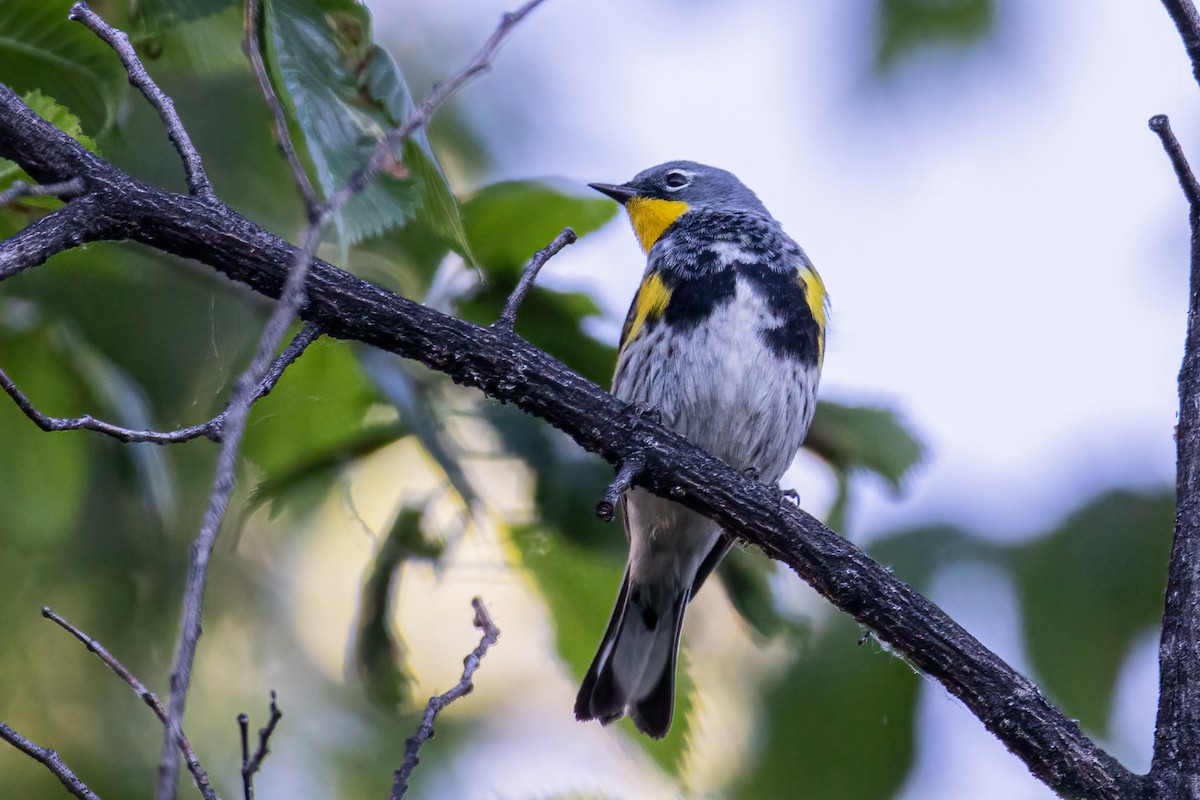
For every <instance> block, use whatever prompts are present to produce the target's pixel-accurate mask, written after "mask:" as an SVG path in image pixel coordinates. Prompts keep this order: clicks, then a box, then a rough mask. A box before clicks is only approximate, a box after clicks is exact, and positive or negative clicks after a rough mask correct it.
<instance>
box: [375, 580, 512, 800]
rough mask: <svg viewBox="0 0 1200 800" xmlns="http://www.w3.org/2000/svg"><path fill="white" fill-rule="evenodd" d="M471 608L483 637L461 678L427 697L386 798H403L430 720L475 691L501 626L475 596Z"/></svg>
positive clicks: (429, 735)
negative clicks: (414, 731)
mask: <svg viewBox="0 0 1200 800" xmlns="http://www.w3.org/2000/svg"><path fill="white" fill-rule="evenodd" d="M471 607H472V608H474V609H475V627H476V628H478V629H479V630H481V631H483V636H482V637H480V639H479V644H478V645H476V647H475V649H474V650H472V651H471V652H470V653H468V654H467V657H466V658H464V659H463V672H462V678H460V679H459V681H458V683H457V684H455V685H454V686H453V687H451V688H450V690H449V691H447V692H445V693H444V694H439V695H434V696H433V697H431V698H429V704H428V705H426V706H425V716H424V717H422V718H421V724H420V726H418V728H417V732H416V733H414V734H413V735H412V736H411V737H409V739H408V741H407V742H405V743H404V763H403V764H401V765H400V769H398V770H396V777H395V781H394V782H393V783H392V793H391V794H390V795H389V796H388V800H400V799H401V798H402V797H404V794H405V793H406V792H407V791H408V779H409V778H411V777H412V773H413V770H414V769H416V768H417V764H418V763H420V761H421V759H420V758H419V757H418V753H419V752H420V750H421V746H422V745H424V744H425V743H426V742H428V741H429V740H430V739H432V738H433V734H434V730H433V723H434V721H435V720H436V719H437V715H438V713H439V712H440V711H441V710H442V709H444V708H445V707H446V706H448V705H450V704H451V703H453V702H454V701H455V700H457V699H458V698H460V697H466V696H467V695H468V694H470V693H471V692H472V691H474V689H475V683H474V679H475V671H476V670H478V669H479V665H480V664H482V663H483V657H484V656H485V655H487V651H488V650H489V649H490V648H491V646H492V645H494V644H495V643H496V642H497V640H499V638H500V629H499V628H497V627H496V623H494V622H492V615H491V614H489V613H488V610H487V606H485V605H484V604H483V600H481V599H479V598H478V597H476V598H474V599H472V600H471Z"/></svg>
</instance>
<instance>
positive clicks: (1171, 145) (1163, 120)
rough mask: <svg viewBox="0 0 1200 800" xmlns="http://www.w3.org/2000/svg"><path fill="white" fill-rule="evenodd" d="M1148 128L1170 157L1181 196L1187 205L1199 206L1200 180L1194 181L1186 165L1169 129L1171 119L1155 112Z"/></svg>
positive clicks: (1177, 141)
mask: <svg viewBox="0 0 1200 800" xmlns="http://www.w3.org/2000/svg"><path fill="white" fill-rule="evenodd" d="M1150 130H1152V131H1154V132H1155V133H1157V134H1158V138H1159V139H1160V140H1161V141H1162V146H1163V149H1164V150H1166V151H1167V157H1168V158H1170V159H1171V166H1172V167H1173V168H1174V169H1175V177H1176V178H1178V180H1179V186H1180V188H1181V189H1183V196H1184V198H1185V199H1186V200H1187V201H1188V205H1190V206H1192V207H1193V208H1200V182H1197V181H1196V175H1195V173H1193V172H1192V168H1191V166H1189V165H1188V162H1187V157H1186V156H1185V155H1184V154H1183V148H1182V147H1181V146H1180V145H1179V140H1178V139H1176V138H1175V132H1174V131H1172V130H1171V121H1170V120H1169V119H1167V115H1166V114H1155V115H1154V116H1153V117H1151V118H1150Z"/></svg>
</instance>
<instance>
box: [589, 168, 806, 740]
mask: <svg viewBox="0 0 1200 800" xmlns="http://www.w3.org/2000/svg"><path fill="white" fill-rule="evenodd" d="M590 186H591V187H592V188H593V189H595V190H597V191H599V192H603V193H604V194H606V195H608V196H609V197H611V198H613V199H614V200H616V201H617V202H619V203H621V204H622V205H624V206H625V210H626V211H627V212H628V213H629V219H630V221H631V222H632V223H633V232H634V233H635V234H636V235H637V239H638V241H639V242H640V243H641V245H642V249H643V250H645V251H646V256H647V264H646V272H645V275H644V276H643V277H642V283H641V286H640V287H639V288H638V291H637V294H636V295H635V296H634V298H633V304H632V305H631V306H630V309H629V315H628V316H627V317H626V319H625V327H624V329H623V330H622V331H621V344H620V353H619V355H618V357H617V369H616V374H615V375H614V377H613V384H612V391H613V394H614V395H616V396H617V397H619V398H621V399H623V400H628V401H630V402H635V403H638V404H640V405H641V406H643V407H649V408H652V409H654V410H656V411H657V413H658V414H659V415H660V417H661V420H662V422H663V424H664V425H666V426H668V427H670V428H673V429H674V430H676V431H678V432H679V433H681V434H682V435H683V436H684V437H686V438H687V439H688V440H689V441H691V442H692V443H693V444H695V445H698V446H699V447H702V448H703V449H705V450H707V451H708V452H709V453H711V454H712V455H714V456H716V457H718V458H721V459H723V460H725V461H726V462H728V463H729V464H730V465H731V466H733V467H735V468H737V469H741V470H745V471H747V472H749V473H750V474H751V475H756V476H757V477H758V478H759V479H760V480H762V481H764V482H766V483H776V482H778V481H779V479H780V478H781V477H782V476H783V473H784V470H786V469H787V468H788V465H789V464H791V462H792V458H793V457H794V456H795V455H796V451H797V450H798V449H799V447H800V443H801V442H802V441H803V440H804V436H805V434H806V433H807V432H808V426H809V423H810V422H811V421H812V416H813V410H814V408H815V406H816V394H817V382H818V379H819V378H820V374H821V363H822V360H823V357H824V349H825V318H826V307H827V298H826V295H825V287H824V284H823V283H822V282H821V278H820V276H818V275H817V271H816V270H815V269H813V266H812V264H811V263H810V262H809V260H808V257H807V256H805V255H804V251H803V250H801V249H800V247H799V245H797V244H796V243H795V242H793V241H792V240H791V239H790V238H789V237H788V235H787V234H785V233H784V232H783V228H782V227H781V226H780V224H779V222H778V221H776V220H775V218H774V217H772V216H771V215H770V213H768V212H767V209H766V208H765V207H764V206H763V204H762V202H761V201H760V200H759V199H758V197H757V196H756V195H755V194H754V193H753V192H752V191H750V190H749V189H747V188H746V187H745V186H744V185H743V184H742V182H741V181H739V180H738V179H737V177H736V176H734V175H733V174H732V173H730V172H726V171H725V170H722V169H716V168H714V167H707V166H704V165H703V164H697V163H695V162H692V161H670V162H667V163H666V164H660V165H659V166H657V167H652V168H651V169H648V170H646V171H645V172H642V173H640V174H638V175H637V176H636V177H635V178H634V179H633V180H631V181H629V182H628V183H623V184H620V185H611V184H603V183H593V184H590ZM622 508H623V511H624V519H625V533H626V536H627V538H628V539H629V561H628V564H627V566H626V568H625V580H624V582H623V583H622V585H621V591H620V594H618V596H617V605H616V609H615V610H614V611H613V615H612V620H611V621H610V622H609V623H608V629H607V630H606V631H605V632H604V639H603V640H602V641H601V643H600V650H599V652H598V653H597V654H596V658H595V660H594V661H593V662H592V666H591V668H590V669H589V670H588V673H587V676H586V677H585V678H584V679H583V685H582V687H581V688H580V690H579V697H578V699H577V700H576V701H575V716H576V717H577V718H578V719H580V720H589V719H599V720H600V721H601V722H603V723H605V724H607V723H610V722H613V721H614V720H617V719H619V718H620V717H621V716H622V715H624V714H625V713H628V714H629V715H630V716H631V717H632V718H633V722H634V724H635V725H636V726H637V728H638V730H640V731H642V732H643V733H645V734H648V735H650V736H653V737H655V738H661V737H662V736H665V735H666V733H667V731H668V730H669V729H670V727H671V714H672V710H673V708H674V704H675V660H676V654H677V653H678V650H679V632H680V629H681V627H682V625H683V612H684V609H685V607H686V606H687V604H688V601H689V600H690V599H691V598H692V597H693V596H695V594H696V592H697V591H698V590H699V589H700V585H701V584H702V583H703V582H704V579H705V578H706V577H708V575H709V573H711V572H712V571H713V570H714V569H715V568H716V567H717V565H718V564H719V563H720V561H721V559H722V558H723V557H724V556H725V554H726V553H727V552H729V548H730V547H731V545H732V543H733V539H732V537H730V536H729V535H728V534H726V533H724V532H723V531H721V529H720V528H719V527H718V526H717V525H716V524H715V523H713V522H711V521H710V520H708V519H707V518H705V517H703V516H701V515H700V514H698V513H696V512H695V511H692V510H690V509H688V508H685V507H684V506H682V505H679V504H678V503H673V502H671V501H669V500H664V499H662V498H660V497H657V496H655V495H653V494H650V493H649V492H647V491H645V490H643V489H632V490H630V491H629V492H627V493H626V495H625V497H624V500H623V503H622Z"/></svg>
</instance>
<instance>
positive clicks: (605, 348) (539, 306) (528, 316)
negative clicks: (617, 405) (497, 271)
mask: <svg viewBox="0 0 1200 800" xmlns="http://www.w3.org/2000/svg"><path fill="white" fill-rule="evenodd" d="M509 277H510V276H509V275H508V274H504V275H501V276H498V277H496V278H495V279H494V280H490V281H489V282H488V283H487V284H486V285H484V286H482V287H480V288H479V290H478V291H477V292H475V293H474V294H472V295H471V296H470V297H468V298H464V299H462V300H460V301H459V304H458V309H457V310H458V313H459V316H461V317H462V318H463V319H466V320H469V321H471V322H475V323H478V324H480V325H487V324H489V323H491V322H492V321H494V320H495V319H496V318H497V317H498V316H500V311H501V310H502V309H503V308H504V303H505V301H506V300H507V299H508V296H509V295H510V294H511V293H512V290H513V288H514V287H515V286H516V279H515V278H514V279H513V280H512V281H511V282H510V281H509ZM598 316H600V307H599V306H598V305H596V301H595V300H594V299H593V298H592V296H591V295H588V294H584V293H583V292H559V291H556V290H554V289H546V288H543V287H541V286H536V285H535V286H534V287H533V289H532V290H531V291H530V292H529V294H528V295H527V296H526V297H525V302H523V303H522V304H521V312H520V314H519V315H518V316H517V332H518V333H520V334H521V336H523V337H524V338H525V339H527V340H528V341H529V342H530V343H531V344H533V345H534V346H535V347H539V348H541V349H542V350H545V351H546V352H547V353H549V354H550V355H552V356H554V357H555V358H557V359H559V360H560V361H562V362H563V363H565V364H566V365H567V366H569V367H571V368H572V369H574V370H575V371H576V372H578V373H579V374H581V375H583V376H584V377H585V378H587V379H588V380H591V381H594V382H595V383H597V384H600V385H601V386H605V385H607V384H608V382H609V380H610V379H611V377H612V373H613V368H614V367H615V365H616V363H617V350H616V348H614V347H612V346H611V345H608V344H605V343H604V342H601V341H600V340H599V339H596V338H593V337H592V335H591V334H589V333H588V332H587V331H586V330H584V327H583V323H584V321H585V320H587V319H590V318H592V317H598Z"/></svg>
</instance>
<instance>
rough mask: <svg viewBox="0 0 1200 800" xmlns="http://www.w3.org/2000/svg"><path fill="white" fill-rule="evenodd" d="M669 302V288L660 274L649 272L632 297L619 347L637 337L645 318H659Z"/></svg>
mask: <svg viewBox="0 0 1200 800" xmlns="http://www.w3.org/2000/svg"><path fill="white" fill-rule="evenodd" d="M669 302H671V290H670V289H669V288H667V285H666V284H665V283H663V279H662V276H661V275H659V274H658V273H657V272H652V273H650V275H649V276H647V278H646V279H645V280H644V281H642V285H641V287H640V288H639V289H638V293H637V296H636V297H634V298H633V308H632V309H630V314H629V319H628V320H626V322H625V330H623V331H621V348H622V349H624V348H625V346H626V345H628V344H629V343H630V342H632V341H633V340H634V339H636V338H637V336H638V334H639V333H641V331H642V328H643V327H644V326H645V324H646V321H647V320H654V319H659V318H660V317H662V315H663V312H665V311H666V310H667V303H669Z"/></svg>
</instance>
